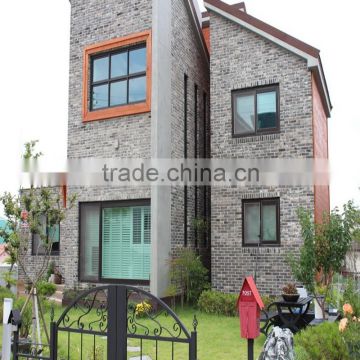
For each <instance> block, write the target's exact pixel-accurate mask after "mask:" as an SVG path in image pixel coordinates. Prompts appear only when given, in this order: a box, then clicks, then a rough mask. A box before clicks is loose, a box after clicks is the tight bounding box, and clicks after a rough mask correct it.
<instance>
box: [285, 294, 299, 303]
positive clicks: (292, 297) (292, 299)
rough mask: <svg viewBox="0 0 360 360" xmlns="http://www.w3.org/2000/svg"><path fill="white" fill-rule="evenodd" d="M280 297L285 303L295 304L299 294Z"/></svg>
mask: <svg viewBox="0 0 360 360" xmlns="http://www.w3.org/2000/svg"><path fill="white" fill-rule="evenodd" d="M282 297H283V299H284V300H285V301H287V302H297V301H298V300H299V297H300V294H282Z"/></svg>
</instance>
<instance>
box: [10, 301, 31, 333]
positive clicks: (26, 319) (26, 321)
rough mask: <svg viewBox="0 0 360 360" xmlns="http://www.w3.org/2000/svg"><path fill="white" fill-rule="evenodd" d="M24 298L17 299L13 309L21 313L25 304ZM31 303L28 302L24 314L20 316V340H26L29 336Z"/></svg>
mask: <svg viewBox="0 0 360 360" xmlns="http://www.w3.org/2000/svg"><path fill="white" fill-rule="evenodd" d="M25 301H26V298H25V297H19V298H17V300H16V301H15V302H14V309H16V310H19V311H21V310H22V308H23V306H24V304H25ZM31 304H32V303H31V301H29V302H28V303H27V305H26V308H25V310H24V312H23V313H22V315H21V326H20V337H21V338H27V337H28V336H29V334H30V329H31V323H32V308H31V306H32V305H31Z"/></svg>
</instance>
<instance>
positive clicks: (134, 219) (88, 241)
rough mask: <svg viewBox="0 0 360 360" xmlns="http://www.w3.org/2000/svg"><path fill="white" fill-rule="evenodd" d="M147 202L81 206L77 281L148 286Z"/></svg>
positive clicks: (148, 242) (149, 245)
mask: <svg viewBox="0 0 360 360" xmlns="http://www.w3.org/2000/svg"><path fill="white" fill-rule="evenodd" d="M150 239H151V216H150V204H149V201H132V202H129V201H124V202H116V203H114V202H108V203H107V202H104V203H82V204H80V279H81V280H82V281H105V282H109V281H116V280H121V281H125V282H126V281H128V282H136V283H140V284H142V283H148V282H149V276H150V253H151V241H150Z"/></svg>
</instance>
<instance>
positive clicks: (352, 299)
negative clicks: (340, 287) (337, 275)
mask: <svg viewBox="0 0 360 360" xmlns="http://www.w3.org/2000/svg"><path fill="white" fill-rule="evenodd" d="M346 303H347V304H351V306H352V308H353V310H354V313H353V315H355V316H359V317H360V294H359V292H358V291H357V289H356V285H355V281H354V280H353V279H351V278H350V279H348V281H347V283H346V288H345V291H344V294H343V297H342V303H341V308H342V306H343V305H344V304H346Z"/></svg>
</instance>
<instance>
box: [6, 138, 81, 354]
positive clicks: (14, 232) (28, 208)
mask: <svg viewBox="0 0 360 360" xmlns="http://www.w3.org/2000/svg"><path fill="white" fill-rule="evenodd" d="M36 143H37V141H31V142H29V143H26V144H25V153H24V155H23V159H24V165H25V167H26V166H27V165H29V164H30V162H31V161H35V162H36V160H37V159H38V158H39V157H40V156H41V155H42V154H41V153H35V145H36ZM35 165H36V164H35ZM27 170H28V169H27ZM0 202H1V203H2V205H3V207H4V212H5V216H6V218H7V229H5V230H0V236H2V237H3V238H4V241H5V244H6V251H7V253H8V254H9V256H10V263H11V265H12V266H13V265H14V264H15V263H17V264H18V266H19V268H21V270H22V272H23V274H24V276H25V278H26V279H27V282H28V283H29V285H30V291H29V294H28V296H27V298H26V301H25V303H24V305H23V307H22V310H21V313H23V312H24V311H25V309H26V307H27V305H28V303H29V300H30V299H31V300H32V303H33V307H32V308H33V314H32V318H33V333H32V341H33V343H36V340H35V338H36V333H37V336H38V341H37V343H38V344H41V336H40V325H39V316H38V312H37V311H38V309H39V312H40V315H41V319H42V322H43V326H44V330H45V333H46V337H47V339H48V341H49V336H48V332H47V328H46V324H45V321H44V318H43V313H42V310H41V304H40V302H39V301H38V300H39V299H38V296H37V291H36V289H37V285H38V283H39V282H40V281H41V280H42V279H43V277H44V274H45V273H46V271H47V269H48V266H49V262H50V255H51V250H52V246H53V243H54V240H55V239H54V235H55V231H54V228H55V227H56V226H59V225H60V223H61V222H62V221H63V220H64V219H65V215H66V212H67V210H68V209H66V208H64V207H63V202H62V199H61V196H60V194H59V193H58V192H57V191H56V190H55V189H49V188H46V187H40V188H36V189H35V188H34V187H33V186H32V185H31V187H30V189H26V190H25V189H20V191H19V194H17V195H12V194H11V193H9V192H5V193H4V194H3V195H2V196H0ZM74 202H75V196H72V197H71V198H70V199H69V202H68V204H69V206H68V208H71V207H72V206H73V204H74ZM35 234H36V235H38V237H39V239H40V241H39V246H38V247H37V249H36V255H40V254H39V250H40V249H41V250H42V252H41V257H38V266H37V267H36V268H35V269H34V268H33V267H31V268H29V267H28V266H31V265H27V263H26V261H25V260H24V255H25V254H26V253H27V251H28V247H29V244H30V243H31V241H30V239H31V236H33V235H35ZM35 348H36V346H35ZM40 350H41V346H40Z"/></svg>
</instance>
